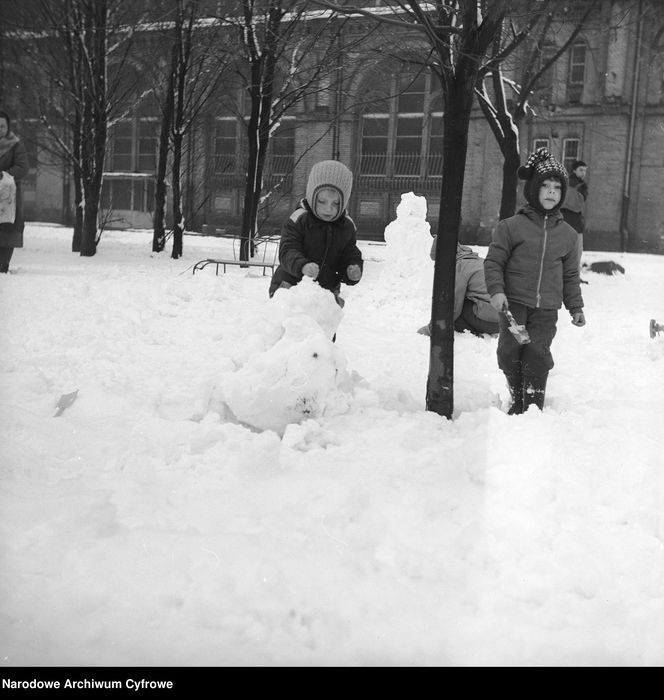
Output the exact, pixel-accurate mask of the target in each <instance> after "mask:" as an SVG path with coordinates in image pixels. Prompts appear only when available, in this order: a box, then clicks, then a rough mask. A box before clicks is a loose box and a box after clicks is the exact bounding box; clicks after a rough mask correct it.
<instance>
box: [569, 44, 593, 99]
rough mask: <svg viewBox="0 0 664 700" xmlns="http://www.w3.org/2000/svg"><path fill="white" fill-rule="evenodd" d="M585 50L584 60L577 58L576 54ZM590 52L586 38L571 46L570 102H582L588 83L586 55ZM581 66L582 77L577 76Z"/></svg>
mask: <svg viewBox="0 0 664 700" xmlns="http://www.w3.org/2000/svg"><path fill="white" fill-rule="evenodd" d="M579 50H582V51H583V60H582V61H580V60H575V54H576V53H577V52H578V51H579ZM587 54H588V44H587V43H586V41H584V40H579V41H575V42H574V43H573V44H572V45H571V46H570V47H569V65H568V69H567V101H568V102H569V103H570V104H578V103H580V102H581V98H582V96H583V90H584V87H585V83H586V67H587V63H588V61H587V60H586V56H587ZM579 68H581V73H582V75H581V77H580V78H579V77H578V75H577V76H575V71H576V72H578V70H579Z"/></svg>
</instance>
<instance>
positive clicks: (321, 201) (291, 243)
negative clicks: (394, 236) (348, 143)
mask: <svg viewBox="0 0 664 700" xmlns="http://www.w3.org/2000/svg"><path fill="white" fill-rule="evenodd" d="M352 187H353V174H352V173H351V171H350V170H349V169H348V168H347V167H346V166H345V165H343V163H340V162H339V161H336V160H325V161H321V162H319V163H316V164H315V165H314V166H313V168H312V169H311V172H310V173H309V178H308V181H307V189H306V197H305V199H302V200H301V201H300V203H299V206H298V208H297V209H296V210H295V211H294V212H293V213H292V214H291V216H290V218H289V219H288V221H287V222H286V223H285V224H284V226H283V228H282V231H281V240H280V241H279V265H278V267H277V269H276V270H275V271H274V274H273V275H272V280H271V282H270V288H269V295H270V297H272V296H273V295H274V293H275V292H276V290H277V289H279V288H288V287H292V286H293V285H296V284H297V283H298V282H299V281H300V280H301V279H302V278H303V277H304V276H307V277H311V278H312V279H313V280H315V281H316V282H317V283H318V284H319V285H320V286H321V287H323V288H324V289H328V290H329V291H330V292H331V293H332V294H334V298H335V299H336V301H337V303H338V304H339V306H343V305H344V300H343V299H342V298H341V296H340V292H341V284H342V283H344V284H347V285H354V284H357V283H358V282H359V281H360V279H361V278H362V271H363V265H364V263H363V260H362V253H361V252H360V249H359V248H358V247H357V229H356V228H355V223H354V222H353V220H352V219H351V218H350V216H348V214H347V212H346V208H347V206H348V200H349V198H350V194H351V190H352Z"/></svg>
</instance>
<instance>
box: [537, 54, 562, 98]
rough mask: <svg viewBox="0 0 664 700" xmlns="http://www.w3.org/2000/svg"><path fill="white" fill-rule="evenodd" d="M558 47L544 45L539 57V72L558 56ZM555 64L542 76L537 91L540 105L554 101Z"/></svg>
mask: <svg viewBox="0 0 664 700" xmlns="http://www.w3.org/2000/svg"><path fill="white" fill-rule="evenodd" d="M557 51H558V47H557V46H556V45H555V44H544V46H542V52H541V54H540V57H539V66H538V70H541V69H542V67H543V66H545V65H546V64H547V63H548V62H549V61H550V60H551V59H552V58H553V57H554V55H555V54H556V52H557ZM554 66H555V63H552V64H551V65H550V66H549V67H548V68H547V69H546V70H545V71H544V72H543V73H542V75H541V76H540V78H539V80H538V83H537V86H536V91H537V94H538V97H539V100H540V103H545V104H551V102H552V101H553V68H554Z"/></svg>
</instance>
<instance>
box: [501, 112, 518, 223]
mask: <svg viewBox="0 0 664 700" xmlns="http://www.w3.org/2000/svg"><path fill="white" fill-rule="evenodd" d="M518 129H519V127H518V125H516V124H514V125H513V128H509V129H505V130H504V133H505V137H504V140H503V143H502V145H501V150H502V153H503V185H502V191H501V195H500V214H499V217H498V218H499V219H507V218H508V217H510V216H514V214H515V213H516V201H517V194H518V185H519V178H518V176H517V170H518V169H519V165H520V164H521V159H520V156H519V131H518Z"/></svg>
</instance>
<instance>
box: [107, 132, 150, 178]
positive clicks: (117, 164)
mask: <svg viewBox="0 0 664 700" xmlns="http://www.w3.org/2000/svg"><path fill="white" fill-rule="evenodd" d="M157 129H158V121H157V120H155V119H124V120H122V121H119V122H118V123H117V124H115V126H113V128H112V129H111V134H110V144H111V154H110V159H109V160H110V163H109V164H110V171H111V172H124V173H151V174H154V173H155V172H156V170H157V148H158V145H159V139H158V136H157Z"/></svg>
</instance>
